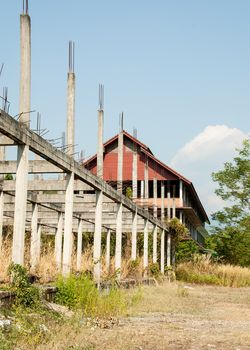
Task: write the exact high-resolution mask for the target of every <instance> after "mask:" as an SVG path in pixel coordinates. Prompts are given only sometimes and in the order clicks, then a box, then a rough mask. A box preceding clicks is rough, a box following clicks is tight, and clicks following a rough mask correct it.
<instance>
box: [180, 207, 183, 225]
mask: <svg viewBox="0 0 250 350" xmlns="http://www.w3.org/2000/svg"><path fill="white" fill-rule="evenodd" d="M180 222H181V223H183V212H182V210H180Z"/></svg>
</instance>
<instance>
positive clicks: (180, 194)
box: [179, 180, 183, 207]
mask: <svg viewBox="0 0 250 350" xmlns="http://www.w3.org/2000/svg"><path fill="white" fill-rule="evenodd" d="M179 197H180V207H183V181H182V180H180V193H179Z"/></svg>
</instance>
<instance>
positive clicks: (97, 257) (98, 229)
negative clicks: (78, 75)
mask: <svg viewBox="0 0 250 350" xmlns="http://www.w3.org/2000/svg"><path fill="white" fill-rule="evenodd" d="M103 94H104V90H103V85H99V109H98V112H97V113H98V114H97V118H98V131H97V173H96V174H97V176H98V177H100V178H101V179H103V124H104V111H103V102H104V101H103V99H104V96H103ZM102 207H103V192H102V191H98V190H96V208H95V231H94V251H93V260H94V280H95V282H96V283H97V284H98V285H99V283H100V280H101V240H102Z"/></svg>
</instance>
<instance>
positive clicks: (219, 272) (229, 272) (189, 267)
mask: <svg viewBox="0 0 250 350" xmlns="http://www.w3.org/2000/svg"><path fill="white" fill-rule="evenodd" d="M176 275H177V278H178V279H180V280H184V281H187V282H193V283H204V284H216V285H222V286H230V287H246V286H250V269H249V268H247V267H240V266H232V265H223V264H217V263H213V262H212V261H211V260H210V258H209V257H205V256H196V257H195V258H194V260H193V261H190V262H185V263H182V264H180V265H178V267H177V270H176Z"/></svg>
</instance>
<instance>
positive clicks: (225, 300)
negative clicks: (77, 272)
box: [39, 283, 250, 350]
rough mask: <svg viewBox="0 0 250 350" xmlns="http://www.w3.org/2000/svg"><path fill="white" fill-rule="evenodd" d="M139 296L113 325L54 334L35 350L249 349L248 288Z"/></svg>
mask: <svg viewBox="0 0 250 350" xmlns="http://www.w3.org/2000/svg"><path fill="white" fill-rule="evenodd" d="M128 293H131V295H132V293H134V292H132V291H131V292H128ZM139 294H142V295H143V297H142V298H140V296H139V297H138V298H139V299H141V300H139V302H138V303H137V304H136V305H132V306H131V308H130V310H129V311H128V315H127V317H123V318H121V319H119V321H118V322H113V321H112V322H110V324H109V323H108V322H107V324H106V325H104V326H103V325H102V326H103V327H106V328H100V327H98V326H86V325H83V326H81V327H79V328H77V329H74V331H73V328H69V329H64V330H60V331H59V330H58V331H59V332H60V334H58V335H56V336H55V339H54V341H53V344H52V343H51V344H47V345H46V346H40V347H39V349H77V350H78V349H79V350H80V349H83V350H96V349H103V350H165V349H185V350H188V349H190V350H200V349H208V350H217V349H221V350H230V349H234V350H249V349H250V288H229V287H214V286H197V285H181V284H178V283H171V284H169V283H165V284H164V285H161V286H158V287H143V288H142V290H141V291H139Z"/></svg>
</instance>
